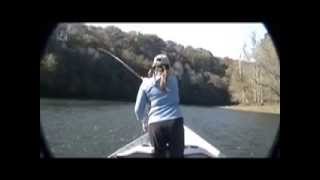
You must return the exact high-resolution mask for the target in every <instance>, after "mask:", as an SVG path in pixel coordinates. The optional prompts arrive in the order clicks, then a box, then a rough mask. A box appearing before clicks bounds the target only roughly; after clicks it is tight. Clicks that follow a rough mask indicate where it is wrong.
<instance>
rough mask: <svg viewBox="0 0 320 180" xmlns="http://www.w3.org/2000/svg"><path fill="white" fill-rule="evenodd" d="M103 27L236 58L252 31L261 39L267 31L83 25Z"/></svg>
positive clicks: (258, 27)
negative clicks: (132, 32) (154, 37)
mask: <svg viewBox="0 0 320 180" xmlns="http://www.w3.org/2000/svg"><path fill="white" fill-rule="evenodd" d="M85 24H86V25H92V26H99V27H106V26H110V25H113V26H116V27H118V28H120V29H121V30H122V31H125V32H129V31H138V32H140V33H142V34H155V35H157V36H158V37H160V38H162V39H163V40H165V41H167V40H172V41H175V42H176V43H178V44H181V45H183V46H192V47H194V48H203V49H207V50H209V51H211V52H212V54H213V55H214V56H218V57H225V56H228V57H231V58H234V59H239V56H240V53H241V50H242V47H243V44H244V43H245V42H247V43H248V44H250V42H251V41H250V35H251V33H252V32H256V34H257V38H258V39H261V38H263V36H264V34H265V33H266V32H267V30H266V28H265V26H264V25H263V24H262V23H85Z"/></svg>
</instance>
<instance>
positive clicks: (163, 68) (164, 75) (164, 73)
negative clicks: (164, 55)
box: [149, 65, 170, 92]
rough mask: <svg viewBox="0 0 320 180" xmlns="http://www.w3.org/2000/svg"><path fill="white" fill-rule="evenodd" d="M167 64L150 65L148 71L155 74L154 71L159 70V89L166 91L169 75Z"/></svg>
mask: <svg viewBox="0 0 320 180" xmlns="http://www.w3.org/2000/svg"><path fill="white" fill-rule="evenodd" d="M169 68H170V67H169V65H160V66H156V67H152V68H151V69H150V70H149V72H150V74H152V75H155V73H156V72H160V89H161V90H162V91H164V92H166V87H167V82H168V77H169V75H170V69H169Z"/></svg>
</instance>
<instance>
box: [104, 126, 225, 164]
mask: <svg viewBox="0 0 320 180" xmlns="http://www.w3.org/2000/svg"><path fill="white" fill-rule="evenodd" d="M184 139H185V149H184V158H223V157H225V155H224V154H222V153H221V152H220V151H219V150H218V149H217V148H216V147H215V146H213V145H211V144H210V143H208V142H207V141H206V140H204V139H203V138H202V137H200V136H199V135H198V134H197V133H195V132H194V131H192V130H191V129H190V128H188V127H187V126H184ZM153 151H154V147H153V146H152V145H151V143H150V140H149V136H148V134H147V133H145V134H143V135H141V136H140V137H138V138H137V139H135V140H133V141H132V142H130V143H129V144H127V145H125V146H123V147H121V148H120V149H118V150H116V151H115V152H114V153H112V154H111V155H109V156H108V158H152V157H153V156H152V154H153Z"/></svg>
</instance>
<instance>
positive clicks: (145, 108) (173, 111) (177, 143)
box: [135, 54, 184, 158]
mask: <svg viewBox="0 0 320 180" xmlns="http://www.w3.org/2000/svg"><path fill="white" fill-rule="evenodd" d="M179 101H180V99H179V87H178V80H177V77H176V76H175V74H174V73H173V71H172V68H171V65H170V61H169V59H168V57H167V56H166V55H165V54H159V55H157V56H156V57H155V58H154V61H153V64H152V67H151V69H150V71H149V77H148V78H143V81H142V83H141V85H140V87H139V91H138V94H137V99H136V104H135V114H136V117H137V119H138V120H139V121H143V122H142V124H143V129H144V131H146V129H147V130H148V132H149V136H150V140H151V144H152V145H153V147H154V157H156V158H164V157H165V154H166V151H167V150H169V156H170V157H173V158H183V154H184V128H183V123H184V122H183V121H184V120H183V116H182V113H181V110H180V107H179Z"/></svg>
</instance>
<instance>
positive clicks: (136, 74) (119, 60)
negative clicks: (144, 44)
mask: <svg viewBox="0 0 320 180" xmlns="http://www.w3.org/2000/svg"><path fill="white" fill-rule="evenodd" d="M98 50H99V51H100V52H103V53H106V54H109V55H110V56H112V57H113V58H114V59H116V60H117V61H118V62H119V63H121V64H122V65H123V66H124V67H125V68H126V69H127V70H129V71H130V72H131V73H132V74H133V75H135V76H136V77H137V78H139V79H140V80H143V77H142V76H139V74H138V73H137V72H135V71H134V70H133V69H132V68H131V67H130V66H128V65H127V64H126V63H125V62H123V61H122V60H121V59H120V58H118V57H117V56H115V55H114V54H112V53H111V52H110V51H107V50H105V49H102V48H98ZM147 123H148V118H147V117H145V119H144V120H143V121H142V133H145V132H146V131H147V128H148V125H147Z"/></svg>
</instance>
